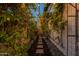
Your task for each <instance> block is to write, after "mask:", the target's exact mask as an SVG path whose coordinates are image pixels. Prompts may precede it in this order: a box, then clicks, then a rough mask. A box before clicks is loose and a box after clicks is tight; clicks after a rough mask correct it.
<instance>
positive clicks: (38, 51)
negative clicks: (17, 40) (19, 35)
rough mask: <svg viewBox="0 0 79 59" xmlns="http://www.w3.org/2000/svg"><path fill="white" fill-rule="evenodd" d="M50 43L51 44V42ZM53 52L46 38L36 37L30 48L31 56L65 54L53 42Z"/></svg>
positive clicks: (29, 53)
mask: <svg viewBox="0 0 79 59" xmlns="http://www.w3.org/2000/svg"><path fill="white" fill-rule="evenodd" d="M49 45H50V44H49ZM52 47H53V49H52V50H53V52H50V50H49V49H50V48H48V45H47V42H46V41H45V38H43V37H40V38H39V39H36V40H35V41H34V42H33V44H32V45H31V47H30V49H29V50H28V55H29V56H63V54H62V53H61V52H60V51H59V50H58V48H56V46H55V45H54V44H53V46H52ZM52 53H53V54H52Z"/></svg>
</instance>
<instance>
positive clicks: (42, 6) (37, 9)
mask: <svg viewBox="0 0 79 59" xmlns="http://www.w3.org/2000/svg"><path fill="white" fill-rule="evenodd" d="M38 12H39V8H36V11H33V12H32V13H33V16H35V20H37V18H38V15H37V14H38ZM43 12H44V4H43V3H40V14H43Z"/></svg>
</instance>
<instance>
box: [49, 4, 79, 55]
mask: <svg viewBox="0 0 79 59" xmlns="http://www.w3.org/2000/svg"><path fill="white" fill-rule="evenodd" d="M78 9H79V4H77V6H76V3H72V4H64V9H63V13H62V14H63V16H62V20H66V21H67V25H66V26H65V30H64V31H62V43H63V47H62V46H60V45H59V44H57V43H56V42H55V41H54V40H53V39H52V38H50V40H51V41H52V43H54V44H55V45H56V46H57V48H58V49H59V50H60V51H61V52H62V53H63V54H64V55H68V56H75V55H77V52H78V55H79V43H78V42H79V37H78V36H79V31H78V30H79V21H78V19H79V12H78V11H77V10H78ZM53 34H54V33H53V31H51V35H50V36H51V37H53ZM77 39H78V41H77ZM77 44H78V46H77ZM77 48H78V49H77Z"/></svg>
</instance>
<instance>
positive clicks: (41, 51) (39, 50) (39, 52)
mask: <svg viewBox="0 0 79 59" xmlns="http://www.w3.org/2000/svg"><path fill="white" fill-rule="evenodd" d="M36 53H37V54H43V53H44V50H43V49H36Z"/></svg>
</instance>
